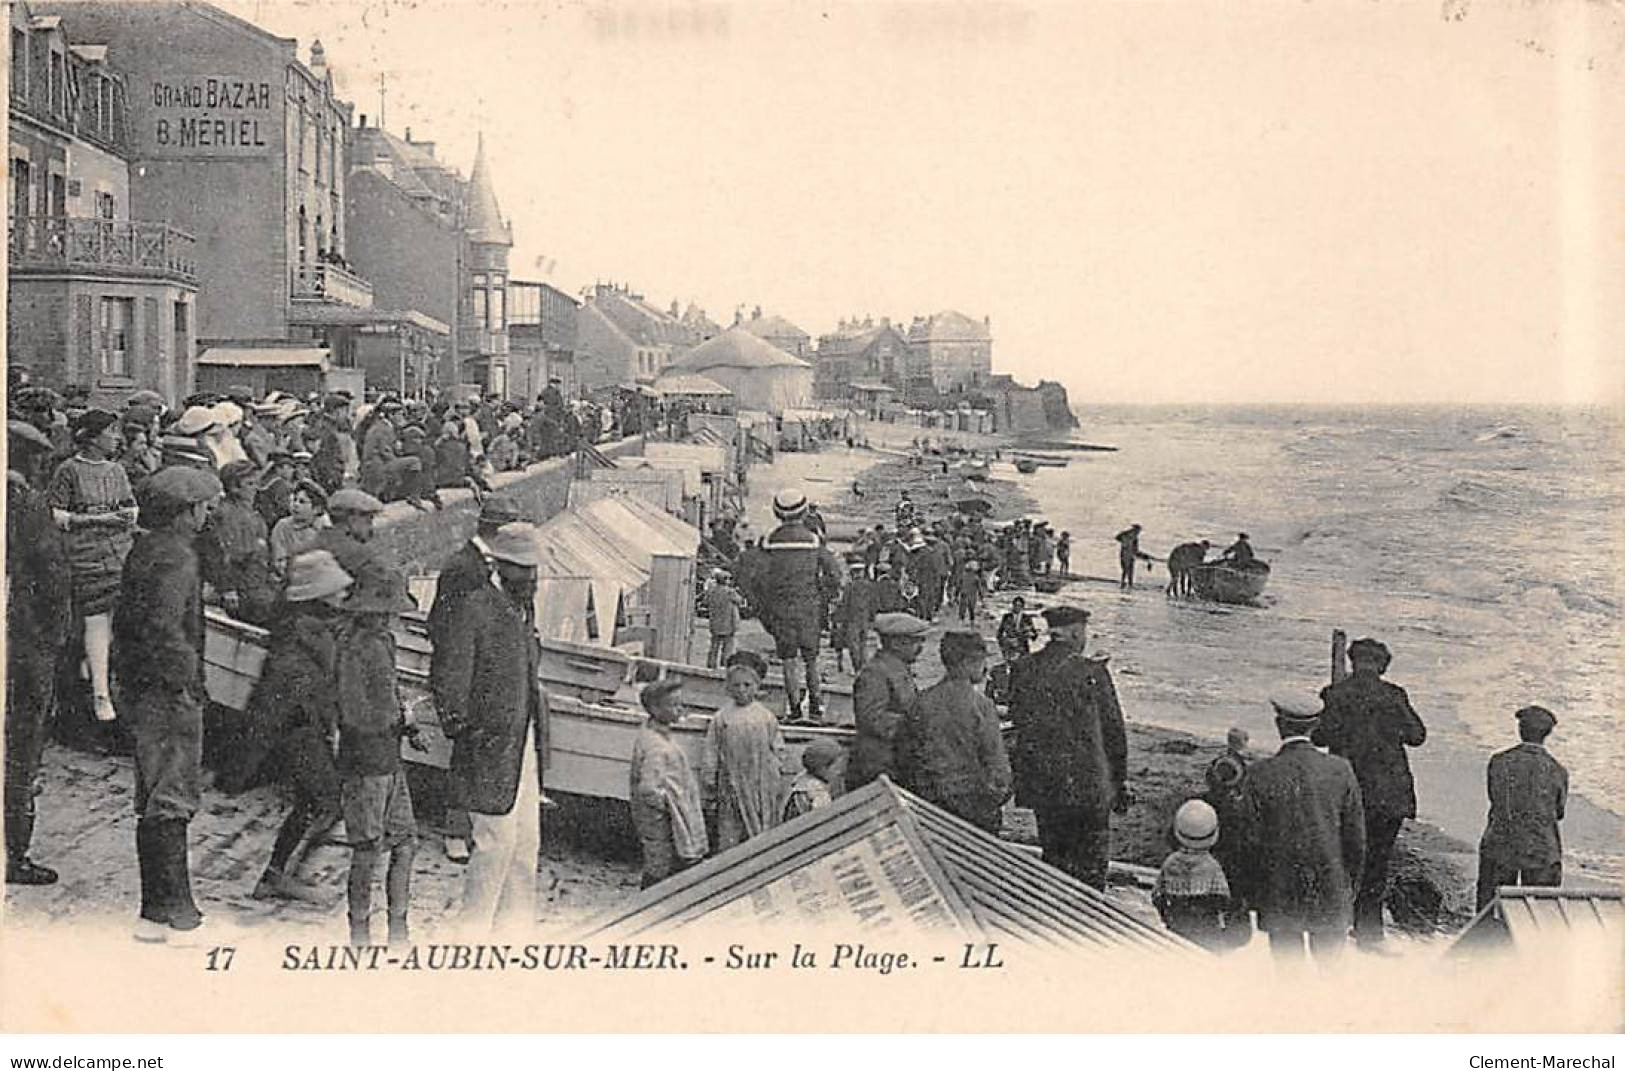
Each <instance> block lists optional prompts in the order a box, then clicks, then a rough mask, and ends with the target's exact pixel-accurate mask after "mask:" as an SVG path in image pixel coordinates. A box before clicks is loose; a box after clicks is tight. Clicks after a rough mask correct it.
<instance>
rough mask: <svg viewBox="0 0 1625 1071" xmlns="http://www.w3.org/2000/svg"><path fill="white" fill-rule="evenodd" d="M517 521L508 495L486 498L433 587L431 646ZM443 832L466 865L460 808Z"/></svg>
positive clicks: (467, 834) (483, 580)
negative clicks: (494, 541) (500, 537)
mask: <svg viewBox="0 0 1625 1071" xmlns="http://www.w3.org/2000/svg"><path fill="white" fill-rule="evenodd" d="M520 519H521V518H520V513H519V504H518V503H517V502H515V501H514V500H513V498H512V497H510V496H508V495H503V494H493V495H486V496H485V499H484V500H483V501H482V502H481V503H480V512H479V517H478V519H477V520H476V521H475V524H474V534H473V535H472V536H471V537H470V538H469V540H468V542H467V543H464V544H463V545H462V546H461V547H459V548H458V549H457V553H455V554H453V555H452V556H451V558H450V559H448V560H447V562H446V565H445V568H443V569H442V570H441V571H440V579H439V581H438V582H437V583H436V584H435V589H434V602H433V603H432V604H431V605H430V607H429V619H428V629H429V642H430V643H431V644H434V645H435V646H439V644H440V643H441V641H442V639H443V638H444V636H445V634H446V624H447V622H449V621H450V620H451V618H452V611H453V609H454V608H455V607H456V605H457V603H458V602H459V601H461V600H462V599H463V597H464V596H466V595H467V594H468V593H469V592H471V591H478V590H479V589H480V588H483V587H488V586H490V584H491V572H492V570H493V569H494V568H495V566H494V565H493V564H492V561H491V559H490V543H489V540H490V539H491V538H492V537H493V536H495V535H496V533H497V530H498V529H500V528H501V527H502V526H503V525H506V524H513V523H515V522H516V521H518V520H520ZM443 832H444V835H445V849H446V858H448V859H450V860H451V861H452V862H454V863H466V862H468V842H469V840H470V839H472V837H473V835H474V831H473V828H472V826H470V824H469V818H468V812H467V811H464V810H463V809H461V808H459V807H447V808H446V819H445V829H444V830H443Z"/></svg>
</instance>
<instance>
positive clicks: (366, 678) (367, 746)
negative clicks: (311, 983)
mask: <svg viewBox="0 0 1625 1071" xmlns="http://www.w3.org/2000/svg"><path fill="white" fill-rule="evenodd" d="M339 609H340V610H342V611H343V612H344V614H345V615H346V617H347V618H348V621H347V623H346V625H345V626H344V627H343V629H342V631H341V633H340V636H339V642H338V655H337V659H336V663H335V671H336V674H337V680H338V719H339V723H338V730H339V748H338V772H339V778H340V781H339V795H340V800H341V806H342V807H343V810H344V832H345V836H346V837H348V838H349V841H350V853H351V854H350V879H349V887H348V900H349V914H350V943H351V944H352V945H356V946H360V947H365V946H367V945H370V944H372V892H373V883H374V881H375V880H376V878H377V873H378V864H379V863H380V862H381V861H382V860H383V859H384V858H385V857H386V856H387V857H388V860H389V863H388V869H387V872H386V875H385V879H384V887H385V894H386V896H387V902H388V907H389V943H390V946H391V947H400V946H402V945H406V944H410V943H411V940H412V936H411V931H410V929H409V927H408V922H407V911H408V908H409V907H410V905H411V900H412V860H413V859H414V858H415V857H416V855H417V818H416V816H415V815H414V814H413V812H412V793H411V791H410V790H409V789H408V788H407V784H406V771H405V770H404V769H403V768H402V766H401V737H402V736H408V737H411V738H412V739H413V740H414V741H415V740H416V730H415V728H414V727H413V726H412V724H411V722H410V721H409V720H408V718H407V716H406V712H405V709H404V708H403V707H402V705H401V696H400V688H399V684H398V683H397V680H396V676H395V635H394V632H393V628H392V626H393V624H394V621H395V617H396V615H398V614H403V613H405V612H406V611H408V610H413V609H416V607H415V606H414V604H413V602H412V598H411V596H410V595H408V594H407V591H406V578H405V577H403V576H401V575H400V573H398V572H396V571H395V570H392V569H390V568H388V567H387V566H383V565H380V564H379V563H377V562H371V563H368V565H367V566H366V567H365V568H364V569H363V570H362V571H361V572H360V573H359V574H358V575H357V576H356V578H355V584H354V586H353V587H351V588H350V592H349V597H348V598H346V599H345V600H344V602H343V603H342V604H341V605H340V607H339Z"/></svg>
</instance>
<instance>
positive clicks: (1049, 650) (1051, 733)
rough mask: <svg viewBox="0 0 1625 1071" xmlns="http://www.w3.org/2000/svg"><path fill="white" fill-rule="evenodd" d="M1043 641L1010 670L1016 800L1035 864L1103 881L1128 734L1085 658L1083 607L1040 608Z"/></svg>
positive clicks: (1094, 664) (1104, 679) (1108, 679)
mask: <svg viewBox="0 0 1625 1071" xmlns="http://www.w3.org/2000/svg"><path fill="white" fill-rule="evenodd" d="M1044 620H1045V622H1046V623H1048V625H1049V635H1050V638H1049V642H1048V643H1046V644H1045V645H1044V646H1043V648H1042V649H1040V650H1039V651H1038V652H1037V653H1036V654H1032V655H1029V656H1028V657H1026V658H1023V659H1019V660H1018V661H1016V662H1015V663H1014V664H1013V665H1012V666H1011V668H1010V720H1011V721H1013V722H1015V726H1016V750H1015V756H1014V760H1015V761H1014V763H1013V766H1014V769H1015V781H1016V803H1017V804H1019V805H1020V806H1023V807H1031V808H1032V809H1033V814H1034V816H1035V817H1036V818H1037V819H1038V839H1039V842H1040V843H1041V844H1042V845H1043V847H1044V861H1045V862H1046V863H1049V864H1050V865H1051V866H1055V867H1059V868H1060V869H1062V870H1064V871H1066V872H1067V873H1069V874H1071V875H1072V876H1073V877H1075V878H1077V879H1078V880H1079V881H1082V882H1084V883H1085V884H1088V885H1093V886H1094V887H1095V888H1097V889H1102V890H1104V889H1105V888H1106V869H1107V864H1108V862H1109V860H1110V859H1111V814H1112V812H1113V811H1116V812H1118V813H1122V812H1123V811H1126V810H1127V809H1128V735H1127V731H1126V730H1125V729H1124V726H1123V709H1122V707H1121V706H1119V705H1118V702H1117V688H1116V686H1115V685H1114V684H1113V683H1112V676H1111V671H1110V670H1108V669H1107V668H1106V660H1105V659H1104V658H1085V657H1084V653H1083V651H1084V645H1085V644H1086V643H1087V641H1088V628H1089V613H1088V611H1086V610H1083V609H1081V608H1079V607H1075V606H1053V607H1051V608H1049V609H1048V610H1045V611H1044Z"/></svg>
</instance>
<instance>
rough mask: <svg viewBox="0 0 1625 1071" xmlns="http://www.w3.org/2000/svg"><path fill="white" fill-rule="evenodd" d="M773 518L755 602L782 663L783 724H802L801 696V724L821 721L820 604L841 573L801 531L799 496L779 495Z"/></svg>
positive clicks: (803, 512)
mask: <svg viewBox="0 0 1625 1071" xmlns="http://www.w3.org/2000/svg"><path fill="white" fill-rule="evenodd" d="M773 512H774V514H775V515H776V516H777V517H778V518H779V520H780V522H782V523H780V525H779V526H778V527H777V528H775V529H773V531H772V532H769V533H768V536H767V538H766V539H765V540H763V541H762V548H763V549H764V550H765V551H766V552H767V562H766V569H765V570H764V571H763V575H762V576H761V577H760V579H759V580H758V581H757V588H758V593H759V596H760V598H759V600H758V601H757V602H756V606H757V608H758V611H759V612H760V614H761V616H762V624H763V626H765V627H766V629H767V631H768V633H769V634H770V635H771V636H772V637H773V644H774V647H775V648H776V650H777V653H778V656H779V658H780V659H782V660H783V662H784V693H785V700H786V704H787V708H788V709H787V720H788V721H793V722H794V721H802V720H803V716H802V710H801V696H802V693H803V692H804V691H805V693H806V696H807V713H806V720H810V721H815V722H816V721H822V720H823V697H822V694H821V691H822V690H821V689H820V687H819V679H818V646H819V642H820V640H821V639H822V634H823V621H824V610H823V608H824V605H825V599H826V598H827V597H828V595H829V594H831V593H837V594H838V593H839V591H840V588H841V569H840V565H839V564H838V563H837V561H836V560H835V556H834V555H833V554H831V553H830V551H829V549H828V548H827V547H825V546H824V543H823V540H821V539H819V538H818V536H817V535H815V534H814V533H813V532H812V530H811V529H809V528H808V527H807V526H806V523H805V521H806V513H807V498H806V496H805V495H802V494H801V493H800V492H796V491H785V492H781V493H780V494H779V495H777V496H776V497H775V498H774V500H773Z"/></svg>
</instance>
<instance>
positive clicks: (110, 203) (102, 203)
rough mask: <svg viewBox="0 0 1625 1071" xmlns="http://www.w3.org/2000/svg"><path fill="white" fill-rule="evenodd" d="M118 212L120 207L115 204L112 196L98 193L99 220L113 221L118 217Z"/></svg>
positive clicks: (97, 213)
mask: <svg viewBox="0 0 1625 1071" xmlns="http://www.w3.org/2000/svg"><path fill="white" fill-rule="evenodd" d="M117 210H118V205H117V204H116V203H115V202H114V200H113V195H112V194H110V193H104V192H102V191H101V190H97V191H96V218H97V219H113V218H114V217H115V216H116V215H117Z"/></svg>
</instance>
